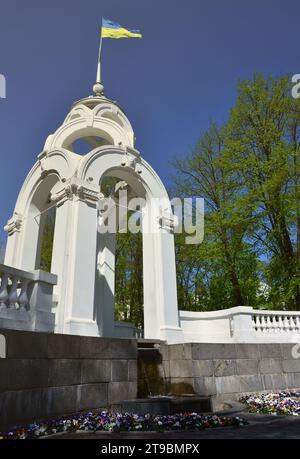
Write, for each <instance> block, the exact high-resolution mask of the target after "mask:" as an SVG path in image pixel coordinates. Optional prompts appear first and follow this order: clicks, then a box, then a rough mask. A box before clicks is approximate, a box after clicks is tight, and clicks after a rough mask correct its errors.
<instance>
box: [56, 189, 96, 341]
mask: <svg viewBox="0 0 300 459" xmlns="http://www.w3.org/2000/svg"><path fill="white" fill-rule="evenodd" d="M96 190H97V188H96V187H95V186H94V187H93V186H92V185H90V187H89V188H87V187H85V188H83V186H81V185H79V186H78V191H77V195H76V196H75V197H74V198H73V201H72V215H71V218H70V219H69V224H68V232H70V233H69V234H70V242H69V244H68V251H69V253H68V263H67V266H66V270H65V272H64V278H63V280H62V282H63V284H64V285H65V304H66V308H65V319H64V333H68V334H75V335H86V336H99V330H98V326H97V323H96V320H95V312H94V295H95V271H96V249H97V201H98V196H97V191H96Z"/></svg>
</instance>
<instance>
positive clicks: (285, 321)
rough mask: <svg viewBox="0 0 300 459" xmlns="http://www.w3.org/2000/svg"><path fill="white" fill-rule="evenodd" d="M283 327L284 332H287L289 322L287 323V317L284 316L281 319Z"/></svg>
mask: <svg viewBox="0 0 300 459" xmlns="http://www.w3.org/2000/svg"><path fill="white" fill-rule="evenodd" d="M283 326H284V331H285V332H287V331H289V326H290V324H289V321H288V318H287V316H284V319H283Z"/></svg>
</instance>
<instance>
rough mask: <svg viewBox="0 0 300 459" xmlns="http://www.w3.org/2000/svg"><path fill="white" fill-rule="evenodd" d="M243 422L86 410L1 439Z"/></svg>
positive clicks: (17, 430) (18, 429) (20, 429)
mask: <svg viewBox="0 0 300 459" xmlns="http://www.w3.org/2000/svg"><path fill="white" fill-rule="evenodd" d="M244 424H246V421H244V420H243V419H241V418H239V417H233V418H229V417H224V416H203V415H200V414H197V413H180V414H175V415H169V416H155V415H151V414H146V415H139V414H129V413H123V414H122V413H110V412H108V411H101V412H90V413H85V414H78V415H74V416H66V417H63V418H61V419H56V420H52V421H45V422H40V423H35V424H31V425H29V426H27V427H16V428H14V429H12V430H11V431H10V432H8V433H6V434H4V435H3V434H2V435H1V434H0V437H1V438H2V439H31V438H39V437H45V436H49V435H53V434H56V433H60V432H61V433H62V432H77V431H87V432H97V431H106V432H122V431H123V432H124V431H125V432H133V431H134V432H137V431H140V432H147V431H148V432H149V431H156V432H164V431H170V430H181V431H182V430H200V429H205V428H211V427H224V426H242V425H244Z"/></svg>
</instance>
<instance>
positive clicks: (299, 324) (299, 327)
mask: <svg viewBox="0 0 300 459" xmlns="http://www.w3.org/2000/svg"><path fill="white" fill-rule="evenodd" d="M295 325H296V330H297V331H299V330H300V317H299V316H296V318H295Z"/></svg>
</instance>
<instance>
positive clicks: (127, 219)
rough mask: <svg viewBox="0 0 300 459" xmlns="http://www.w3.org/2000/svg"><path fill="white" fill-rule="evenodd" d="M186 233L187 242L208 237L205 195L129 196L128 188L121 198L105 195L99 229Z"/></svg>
mask: <svg viewBox="0 0 300 459" xmlns="http://www.w3.org/2000/svg"><path fill="white" fill-rule="evenodd" d="M118 231H119V232H120V233H127V232H129V233H132V234H136V233H143V234H156V233H170V232H171V233H175V234H184V235H185V243H186V244H200V243H201V242H202V241H203V238H204V199H203V198H197V197H195V198H183V199H181V198H173V199H171V200H169V199H168V198H151V199H147V200H146V199H144V198H140V197H134V198H130V199H128V194H127V191H126V190H121V191H119V193H118V199H114V198H113V197H103V198H101V199H100V201H99V220H98V232H99V233H101V234H105V233H111V234H115V233H117V232H118Z"/></svg>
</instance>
